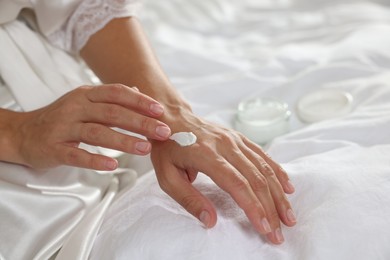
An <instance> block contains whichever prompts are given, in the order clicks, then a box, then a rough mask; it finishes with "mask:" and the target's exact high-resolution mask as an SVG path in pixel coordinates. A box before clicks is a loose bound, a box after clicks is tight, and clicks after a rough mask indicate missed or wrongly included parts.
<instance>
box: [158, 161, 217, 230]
mask: <svg viewBox="0 0 390 260" xmlns="http://www.w3.org/2000/svg"><path fill="white" fill-rule="evenodd" d="M155 169H156V175H157V179H158V182H159V184H160V187H161V189H162V190H163V191H165V192H166V193H167V194H168V195H169V196H170V197H171V198H173V199H174V200H175V201H177V202H178V203H179V204H180V205H181V206H182V207H183V208H184V209H185V210H187V211H188V212H189V213H191V214H192V215H193V216H195V217H196V218H197V219H199V220H200V221H201V222H202V223H203V224H204V226H205V227H206V228H211V227H213V226H215V224H216V223H217V213H216V211H215V208H214V206H213V203H212V202H211V201H210V200H209V199H208V198H207V197H205V196H204V195H203V194H202V193H200V192H199V191H198V190H197V189H196V188H195V187H194V186H192V184H191V182H190V180H189V179H188V177H187V174H186V172H185V171H184V170H180V169H178V168H176V167H175V166H174V165H173V164H171V163H165V164H164V165H160V167H158V168H155Z"/></svg>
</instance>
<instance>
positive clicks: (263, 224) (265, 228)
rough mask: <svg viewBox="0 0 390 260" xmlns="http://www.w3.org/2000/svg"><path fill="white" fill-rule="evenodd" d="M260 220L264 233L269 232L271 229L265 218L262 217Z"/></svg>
mask: <svg viewBox="0 0 390 260" xmlns="http://www.w3.org/2000/svg"><path fill="white" fill-rule="evenodd" d="M260 222H261V225H262V226H263V229H264V230H265V232H266V233H270V232H271V231H272V230H271V226H270V224H269V222H268V220H267V219H266V218H263V219H262V220H261V221H260Z"/></svg>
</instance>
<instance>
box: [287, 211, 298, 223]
mask: <svg viewBox="0 0 390 260" xmlns="http://www.w3.org/2000/svg"><path fill="white" fill-rule="evenodd" d="M286 216H287V219H288V221H290V222H294V223H295V222H297V218H296V217H295V214H294V211H292V209H288V210H287V212H286Z"/></svg>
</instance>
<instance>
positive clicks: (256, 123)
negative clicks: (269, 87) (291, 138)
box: [234, 97, 291, 144]
mask: <svg viewBox="0 0 390 260" xmlns="http://www.w3.org/2000/svg"><path fill="white" fill-rule="evenodd" d="M290 116H291V112H290V110H289V109H288V105H287V103H285V102H281V101H278V100H276V99H273V98H259V97H256V98H251V99H247V100H244V101H242V102H240V103H239V105H238V108H237V115H236V118H235V124H234V126H235V129H236V130H237V131H239V132H241V133H242V134H244V135H245V136H246V137H248V138H249V139H250V140H251V141H253V142H255V143H258V144H266V143H268V142H269V141H271V140H272V139H273V138H275V137H277V136H279V135H282V134H285V133H287V132H288V131H289V119H290Z"/></svg>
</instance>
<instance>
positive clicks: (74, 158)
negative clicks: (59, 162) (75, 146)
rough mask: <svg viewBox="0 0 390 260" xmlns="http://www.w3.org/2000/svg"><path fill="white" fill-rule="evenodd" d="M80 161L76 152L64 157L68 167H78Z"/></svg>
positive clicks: (73, 151)
mask: <svg viewBox="0 0 390 260" xmlns="http://www.w3.org/2000/svg"><path fill="white" fill-rule="evenodd" d="M78 161H79V156H78V154H77V152H76V150H69V151H68V152H67V153H66V155H65V157H64V162H65V164H66V165H76V164H77V163H78Z"/></svg>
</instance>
